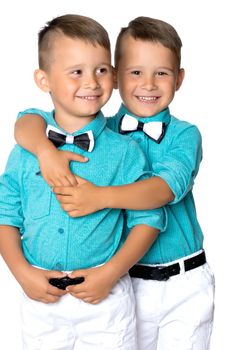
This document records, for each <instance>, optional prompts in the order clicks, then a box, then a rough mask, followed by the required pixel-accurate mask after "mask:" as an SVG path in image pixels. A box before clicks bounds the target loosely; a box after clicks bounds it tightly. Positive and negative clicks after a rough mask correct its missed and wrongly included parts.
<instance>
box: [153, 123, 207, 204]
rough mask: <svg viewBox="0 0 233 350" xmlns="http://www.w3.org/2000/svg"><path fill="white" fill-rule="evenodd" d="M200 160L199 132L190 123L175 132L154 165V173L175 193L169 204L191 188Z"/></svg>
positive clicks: (180, 198)
mask: <svg viewBox="0 0 233 350" xmlns="http://www.w3.org/2000/svg"><path fill="white" fill-rule="evenodd" d="M201 160H202V139H201V134H200V132H199V130H198V128H197V127H196V126H194V125H190V126H189V127H188V128H185V129H183V130H182V131H181V132H179V133H177V134H176V137H175V138H174V139H173V141H172V143H171V145H170V147H169V148H168V150H167V152H166V154H165V155H164V156H163V157H162V159H161V160H159V159H158V161H157V162H156V165H155V167H154V175H156V176H159V177H161V178H162V179H163V180H165V181H166V182H167V184H168V185H169V187H170V188H171V190H172V191H173V193H174V195H175V199H174V200H173V201H172V202H170V203H169V204H174V203H177V202H179V201H180V200H182V199H183V198H184V197H185V196H186V194H187V193H188V192H189V191H190V190H191V189H192V187H193V184H194V179H195V177H196V175H197V173H198V170H199V166H200V162H201Z"/></svg>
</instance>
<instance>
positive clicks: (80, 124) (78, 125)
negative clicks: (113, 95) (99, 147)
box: [54, 112, 96, 134]
mask: <svg viewBox="0 0 233 350" xmlns="http://www.w3.org/2000/svg"><path fill="white" fill-rule="evenodd" d="M95 118H96V115H92V116H90V117H77V116H73V117H71V116H69V117H68V118H66V117H65V116H64V115H63V116H62V117H60V115H59V114H57V113H56V112H55V113H54V119H55V121H56V123H57V125H58V126H59V127H60V128H62V129H63V130H65V131H66V132H67V133H69V134H73V133H74V132H76V131H78V130H80V129H82V128H84V127H85V126H86V125H88V124H89V123H91V122H92V120H94V119H95Z"/></svg>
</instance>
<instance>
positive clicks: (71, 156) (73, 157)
mask: <svg viewBox="0 0 233 350" xmlns="http://www.w3.org/2000/svg"><path fill="white" fill-rule="evenodd" d="M63 152H64V153H66V156H67V158H68V159H69V161H71V160H73V161H76V162H81V163H85V162H87V161H88V158H87V157H84V156H82V155H81V154H76V153H73V152H70V151H63Z"/></svg>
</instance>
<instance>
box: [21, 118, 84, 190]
mask: <svg viewBox="0 0 233 350" xmlns="http://www.w3.org/2000/svg"><path fill="white" fill-rule="evenodd" d="M45 130H46V122H45V120H44V119H43V117H41V116H40V115H37V114H25V115H23V116H22V117H21V118H19V119H18V120H17V121H16V123H15V139H16V142H17V143H18V144H19V145H20V146H22V147H23V148H25V149H26V150H28V151H29V152H31V153H33V154H34V155H35V156H37V158H38V161H39V163H40V168H41V173H42V175H43V177H44V179H45V180H46V182H47V183H48V184H49V185H50V186H68V185H71V186H72V185H75V184H76V183H77V182H76V179H75V177H74V174H72V173H71V171H70V167H69V163H70V161H72V160H73V161H77V162H86V161H87V159H86V158H85V157H83V156H81V155H78V154H75V153H72V152H68V151H60V150H58V149H57V148H56V147H55V146H54V145H53V143H52V142H51V141H50V140H49V139H48V138H47V136H46V131H45Z"/></svg>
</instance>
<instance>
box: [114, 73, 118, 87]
mask: <svg viewBox="0 0 233 350" xmlns="http://www.w3.org/2000/svg"><path fill="white" fill-rule="evenodd" d="M113 88H114V89H118V81H117V70H116V68H113Z"/></svg>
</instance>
